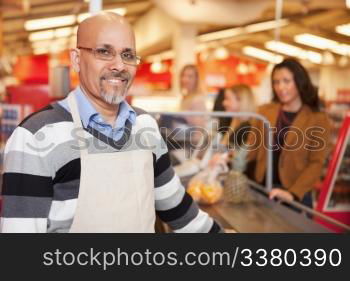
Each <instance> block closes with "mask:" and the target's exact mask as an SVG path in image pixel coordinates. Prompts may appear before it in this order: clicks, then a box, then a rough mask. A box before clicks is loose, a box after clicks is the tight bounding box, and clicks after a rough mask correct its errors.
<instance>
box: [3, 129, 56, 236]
mask: <svg viewBox="0 0 350 281" xmlns="http://www.w3.org/2000/svg"><path fill="white" fill-rule="evenodd" d="M47 150H48V147H47V144H46V141H45V135H44V134H43V132H40V131H38V132H37V133H36V134H33V133H32V132H30V131H29V130H27V129H25V128H23V127H21V126H19V127H17V128H16V130H15V131H14V132H13V134H12V135H11V137H10V139H9V140H8V142H7V144H6V147H5V155H4V173H3V183H2V198H3V204H2V205H3V206H2V212H1V218H0V220H1V221H0V232H3V233H8V232H12V233H14V232H22V233H44V232H46V231H47V221H48V214H49V210H50V206H51V202H52V197H53V182H52V176H51V172H50V168H49V167H50V166H49V165H48V163H47V162H48V161H47V157H46V156H47V155H46V154H47V153H46V152H47Z"/></svg>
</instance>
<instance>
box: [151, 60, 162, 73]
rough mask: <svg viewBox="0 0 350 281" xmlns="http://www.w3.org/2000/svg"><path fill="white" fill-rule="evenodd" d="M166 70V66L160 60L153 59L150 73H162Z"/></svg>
mask: <svg viewBox="0 0 350 281" xmlns="http://www.w3.org/2000/svg"><path fill="white" fill-rule="evenodd" d="M165 71H166V66H165V65H164V64H163V63H162V62H161V61H155V62H153V63H152V64H151V72H152V73H162V72H165Z"/></svg>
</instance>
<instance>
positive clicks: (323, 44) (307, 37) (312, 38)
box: [294, 33, 350, 55]
mask: <svg viewBox="0 0 350 281" xmlns="http://www.w3.org/2000/svg"><path fill="white" fill-rule="evenodd" d="M294 40H295V42H297V43H300V44H304V45H307V46H311V47H314V48H318V49H322V50H330V51H332V52H334V53H337V54H339V55H349V54H350V45H347V44H341V43H339V42H337V41H334V40H330V39H327V38H324V37H320V36H316V35H313V34H309V33H304V34H299V35H296V36H295V37H294Z"/></svg>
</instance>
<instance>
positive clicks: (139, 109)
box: [131, 106, 149, 116]
mask: <svg viewBox="0 0 350 281" xmlns="http://www.w3.org/2000/svg"><path fill="white" fill-rule="evenodd" d="M131 108H132V109H133V110H134V111H135V112H136V116H140V115H143V114H148V115H149V113H148V112H147V111H146V110H144V109H142V108H139V107H136V106H131Z"/></svg>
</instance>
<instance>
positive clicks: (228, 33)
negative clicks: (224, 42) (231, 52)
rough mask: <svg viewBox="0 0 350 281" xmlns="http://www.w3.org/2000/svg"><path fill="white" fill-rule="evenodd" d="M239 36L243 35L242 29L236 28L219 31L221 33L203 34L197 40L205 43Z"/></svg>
mask: <svg viewBox="0 0 350 281" xmlns="http://www.w3.org/2000/svg"><path fill="white" fill-rule="evenodd" d="M241 34H243V28H242V27H236V28H230V29H226V30H221V31H216V32H210V33H207V34H203V35H200V36H198V39H199V41H201V42H207V41H213V40H218V39H224V38H229V37H234V36H237V35H241Z"/></svg>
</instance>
